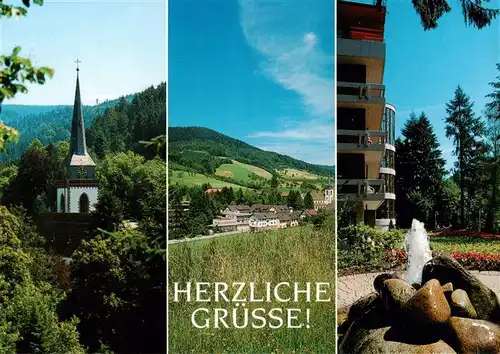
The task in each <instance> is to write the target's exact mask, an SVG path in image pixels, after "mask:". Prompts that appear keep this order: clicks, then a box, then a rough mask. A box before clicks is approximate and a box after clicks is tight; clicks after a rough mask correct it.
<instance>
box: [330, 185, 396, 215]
mask: <svg viewBox="0 0 500 354" xmlns="http://www.w3.org/2000/svg"><path fill="white" fill-rule="evenodd" d="M337 191H338V200H343V201H353V202H363V209H367V210H377V208H378V207H380V206H381V205H382V203H383V202H384V201H385V200H386V199H391V196H390V195H389V193H386V189H385V181H384V180H383V179H382V180H381V179H338V180H337Z"/></svg>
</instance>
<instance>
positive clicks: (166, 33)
mask: <svg viewBox="0 0 500 354" xmlns="http://www.w3.org/2000/svg"><path fill="white" fill-rule="evenodd" d="M168 3H169V0H165V39H166V43H165V52H166V55H165V59H166V60H165V66H166V67H167V70H166V75H165V76H166V77H165V79H166V82H165V84H166V88H167V89H166V92H165V100H166V102H167V105H166V112H165V114H166V118H167V119H166V123H165V135H166V139H165V154H166V156H165V172H166V176H165V178H166V180H167V181H166V182H167V190H166V191H165V199H166V202H167V203H166V206H167V208H166V209H165V217H166V225H167V234H166V235H165V237H166V238H167V240H166V241H167V242H166V244H167V246H166V250H165V252H166V253H167V254H166V256H165V267H166V268H167V269H166V270H167V271H166V273H165V274H166V275H165V276H166V278H167V279H166V280H167V281H166V286H167V289H166V290H167V291H166V293H167V298H166V299H165V301H166V302H167V306H166V313H165V319H166V321H167V323H166V324H167V325H166V332H167V333H166V337H167V338H166V341H167V347H166V349H167V354H168V103H169V102H168Z"/></svg>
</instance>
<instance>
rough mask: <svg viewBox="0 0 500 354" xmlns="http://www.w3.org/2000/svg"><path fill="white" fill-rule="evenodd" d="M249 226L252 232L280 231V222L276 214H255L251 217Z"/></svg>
mask: <svg viewBox="0 0 500 354" xmlns="http://www.w3.org/2000/svg"><path fill="white" fill-rule="evenodd" d="M249 226H250V231H251V232H259V231H264V230H270V229H278V228H279V227H280V220H279V218H278V216H277V215H276V214H274V213H255V214H253V215H252V216H251V217H250V220H249Z"/></svg>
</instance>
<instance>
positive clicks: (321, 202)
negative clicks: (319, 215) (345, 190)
mask: <svg viewBox="0 0 500 354" xmlns="http://www.w3.org/2000/svg"><path fill="white" fill-rule="evenodd" d="M311 196H312V198H313V202H314V209H315V210H316V211H318V210H320V209H323V208H326V207H327V206H328V205H330V204H332V203H333V201H334V200H335V189H334V188H333V187H332V186H330V185H328V186H326V187H325V188H324V189H323V192H322V193H320V192H312V193H311Z"/></svg>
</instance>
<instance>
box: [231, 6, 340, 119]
mask: <svg viewBox="0 0 500 354" xmlns="http://www.w3.org/2000/svg"><path fill="white" fill-rule="evenodd" d="M239 4H240V7H241V26H242V29H243V33H244V34H245V37H246V39H247V41H248V43H249V44H250V45H251V46H252V47H253V48H254V49H255V50H257V51H258V52H259V53H260V54H262V55H263V57H264V58H263V60H262V62H261V69H262V71H263V73H265V74H266V75H268V76H269V77H270V78H271V79H272V80H273V81H275V82H276V83H278V84H280V85H282V86H283V87H284V88H286V89H288V90H293V91H295V92H296V93H297V94H299V95H300V97H301V99H302V101H303V103H304V105H305V106H306V108H307V109H308V113H309V114H311V115H313V116H314V117H321V118H331V117H333V112H334V104H333V93H334V90H333V53H330V54H327V53H324V52H323V51H322V50H321V49H320V48H319V46H318V42H319V38H318V36H317V35H316V34H315V33H313V32H311V31H308V30H307V29H306V28H305V26H298V25H297V23H298V22H299V18H297V16H296V15H298V14H297V6H296V5H297V3H296V2H287V1H260V0H239ZM294 14H295V15H294ZM296 25H297V26H296ZM301 27H304V28H301ZM304 29H305V30H304Z"/></svg>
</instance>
